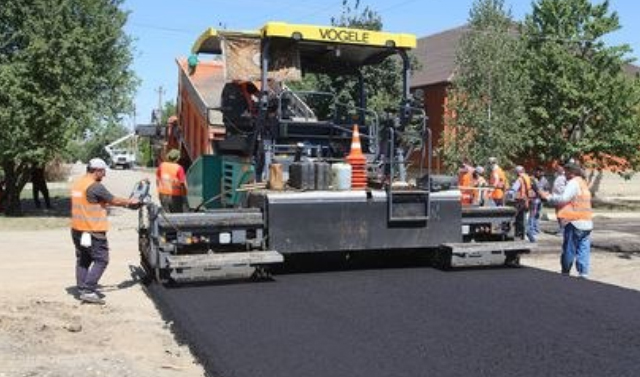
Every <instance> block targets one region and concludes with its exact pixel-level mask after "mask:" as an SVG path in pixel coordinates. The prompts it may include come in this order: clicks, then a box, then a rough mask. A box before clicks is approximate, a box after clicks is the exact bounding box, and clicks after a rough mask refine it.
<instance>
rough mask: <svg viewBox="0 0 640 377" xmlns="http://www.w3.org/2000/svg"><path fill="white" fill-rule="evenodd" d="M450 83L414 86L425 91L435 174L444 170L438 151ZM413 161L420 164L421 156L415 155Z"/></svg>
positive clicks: (425, 104) (425, 163)
mask: <svg viewBox="0 0 640 377" xmlns="http://www.w3.org/2000/svg"><path fill="white" fill-rule="evenodd" d="M448 85H449V84H448V83H439V84H433V85H426V86H422V87H417V88H413V89H414V90H416V89H421V90H422V91H423V92H424V108H425V111H426V113H427V116H428V117H429V119H428V121H427V126H428V127H429V129H430V130H431V136H432V147H433V160H432V161H431V164H432V165H431V168H432V170H433V173H435V174H442V173H443V172H444V161H443V159H442V157H441V156H440V154H439V153H438V150H439V147H440V143H441V140H442V137H443V135H444V129H445V124H444V121H445V109H446V105H447V88H448ZM412 161H414V163H417V164H419V161H420V156H414V158H412ZM424 166H425V167H426V166H427V161H425V162H424Z"/></svg>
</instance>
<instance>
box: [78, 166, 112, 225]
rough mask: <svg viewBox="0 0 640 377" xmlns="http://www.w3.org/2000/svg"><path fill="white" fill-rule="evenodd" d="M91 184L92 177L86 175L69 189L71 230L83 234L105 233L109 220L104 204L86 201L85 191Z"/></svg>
mask: <svg viewBox="0 0 640 377" xmlns="http://www.w3.org/2000/svg"><path fill="white" fill-rule="evenodd" d="M93 183H95V180H94V179H93V176H91V175H90V174H87V175H85V176H84V177H82V178H80V179H78V180H77V181H76V182H74V184H73V186H72V187H71V228H72V229H75V230H79V231H83V232H106V231H108V230H109V220H108V219H107V209H106V208H105V204H99V203H90V202H89V201H88V200H87V189H88V188H89V186H91V185H92V184H93Z"/></svg>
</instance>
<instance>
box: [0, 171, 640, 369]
mask: <svg viewBox="0 0 640 377" xmlns="http://www.w3.org/2000/svg"><path fill="white" fill-rule="evenodd" d="M74 171H75V172H76V173H79V172H81V171H82V167H81V166H77V167H76V168H75V169H74ZM143 177H151V173H150V172H142V171H120V170H112V171H109V172H108V174H107V178H106V179H105V184H106V185H107V187H109V189H110V190H111V191H112V192H113V193H114V194H116V195H119V196H127V195H128V194H129V192H130V190H131V188H132V187H133V184H134V182H136V181H137V180H139V179H141V178H143ZM56 204H57V205H63V204H64V202H63V201H59V202H56ZM67 205H68V203H67ZM63 215H64V211H61V212H60V211H55V212H53V213H50V214H44V215H38V216H32V217H30V218H29V219H20V220H19V221H13V220H11V219H6V218H4V219H0V240H2V241H1V242H0V258H1V260H2V263H1V264H0V377H9V376H11V377H13V376H20V377H22V376H24V377H26V376H52V377H54V376H60V377H80V376H107V377H111V376H113V377H116V376H117V377H125V376H142V377H145V376H149V377H151V376H157V377H169V376H189V377H190V376H203V375H204V371H203V368H202V367H201V366H200V365H198V364H197V363H196V362H195V360H194V358H193V356H192V355H191V353H190V352H189V350H188V348H187V347H186V346H184V345H180V344H178V343H177V342H176V340H175V339H174V337H173V335H172V333H171V331H170V327H171V324H170V323H166V322H165V321H164V320H163V319H162V317H161V316H160V314H159V312H158V310H157V309H156V308H155V306H154V304H153V302H152V300H151V299H150V298H149V297H148V296H147V295H146V293H145V290H144V286H143V285H142V284H141V282H140V279H139V274H140V271H139V268H138V260H139V257H138V252H137V239H136V233H135V226H136V223H137V214H136V212H133V211H128V210H125V209H120V208H118V209H114V210H113V211H112V214H111V221H112V231H111V232H110V236H109V240H110V245H111V262H110V265H109V268H108V269H107V272H106V273H105V275H104V276H103V278H102V280H101V284H102V292H103V293H104V294H105V295H106V300H107V304H106V305H104V306H97V305H89V304H81V303H80V302H79V301H77V300H76V298H75V297H74V295H73V286H74V263H75V261H74V252H73V246H72V243H71V239H70V234H69V230H68V228H67V227H66V225H65V224H66V221H65V219H64V218H63V217H64V216H63ZM548 237H553V236H548ZM551 241H552V240H551ZM548 244H553V242H550V243H548ZM523 263H524V264H525V265H527V266H533V267H536V268H542V269H548V270H551V271H557V270H558V263H559V262H558V254H557V253H554V252H553V251H551V252H549V251H548V250H547V251H546V252H540V253H533V254H532V255H529V256H526V257H525V258H524V259H523ZM592 264H593V273H592V279H593V280H598V281H602V282H605V283H608V284H615V285H620V286H623V287H627V288H630V289H635V290H640V275H639V274H637V271H638V270H639V269H640V258H639V257H638V256H637V254H618V253H611V252H595V253H594V255H593V259H592Z"/></svg>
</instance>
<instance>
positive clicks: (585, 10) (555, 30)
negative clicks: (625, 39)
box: [525, 0, 640, 168]
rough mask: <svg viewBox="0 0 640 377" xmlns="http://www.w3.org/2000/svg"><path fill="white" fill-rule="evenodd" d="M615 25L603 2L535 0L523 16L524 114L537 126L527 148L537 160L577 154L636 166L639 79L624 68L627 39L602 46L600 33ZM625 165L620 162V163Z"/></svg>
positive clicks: (639, 137) (617, 25)
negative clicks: (528, 85)
mask: <svg viewBox="0 0 640 377" xmlns="http://www.w3.org/2000/svg"><path fill="white" fill-rule="evenodd" d="M619 28H620V23H619V20H618V15H617V14H616V12H612V11H610V10H609V2H608V1H604V2H603V3H601V4H592V3H591V1H588V0H539V1H537V2H536V3H534V4H533V11H532V14H531V15H529V16H527V18H526V23H525V35H526V38H527V41H528V60H529V62H530V75H531V78H532V80H533V82H534V85H533V90H532V93H531V98H530V102H529V106H528V109H529V116H530V118H531V121H532V123H533V126H534V130H535V131H536V133H535V135H534V137H533V138H532V144H531V145H530V146H529V148H530V151H531V154H532V155H535V156H537V157H538V158H540V159H542V160H545V161H550V160H563V159H566V158H568V157H579V158H584V157H586V156H588V159H589V160H590V161H592V162H595V163H596V164H597V165H602V164H605V163H606V164H608V165H611V164H612V163H613V164H620V165H624V164H622V161H621V160H618V159H610V158H609V157H611V156H616V157H622V158H624V159H626V161H627V162H629V163H630V164H631V166H632V167H635V168H637V167H638V164H639V162H640V156H639V154H640V150H639V148H638V147H639V146H640V132H639V131H640V130H639V126H638V124H639V122H638V117H637V111H634V109H637V106H638V103H639V101H640V85H639V81H638V79H637V77H636V78H631V77H629V76H628V75H626V74H625V73H624V72H623V67H624V65H625V64H626V63H627V62H628V61H629V60H628V59H626V58H625V56H628V53H629V52H630V51H631V49H630V47H629V46H628V45H620V46H607V45H606V44H605V42H604V41H603V37H604V36H605V35H607V34H609V33H611V32H613V31H615V30H618V29H619ZM621 167H623V168H624V166H621Z"/></svg>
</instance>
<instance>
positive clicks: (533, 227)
mask: <svg viewBox="0 0 640 377" xmlns="http://www.w3.org/2000/svg"><path fill="white" fill-rule="evenodd" d="M541 212H542V201H541V200H540V199H533V200H532V201H531V208H530V209H529V218H528V220H527V238H529V241H531V242H536V236H537V235H538V234H540V214H541Z"/></svg>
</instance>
